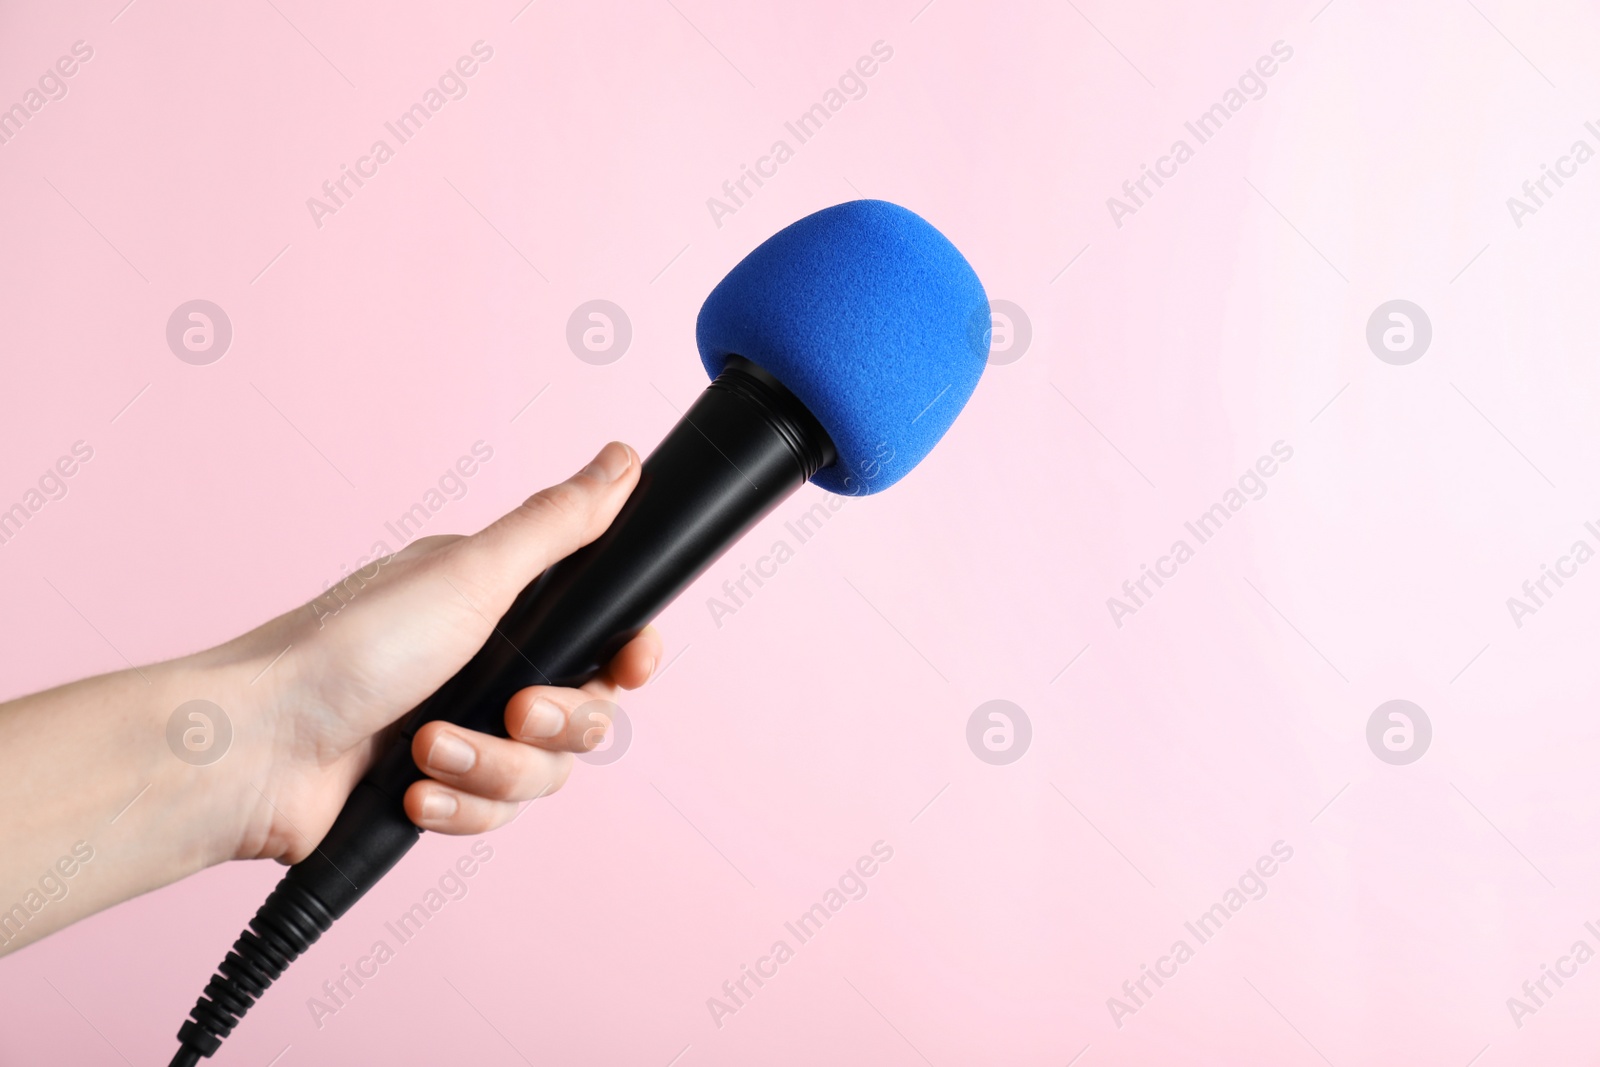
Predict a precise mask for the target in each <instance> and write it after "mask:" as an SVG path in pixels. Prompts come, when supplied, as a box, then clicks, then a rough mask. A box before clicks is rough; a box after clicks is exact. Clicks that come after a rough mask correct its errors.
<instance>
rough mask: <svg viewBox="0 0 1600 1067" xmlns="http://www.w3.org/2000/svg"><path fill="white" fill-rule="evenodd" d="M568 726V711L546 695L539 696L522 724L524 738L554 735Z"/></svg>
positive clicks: (531, 738) (528, 739)
mask: <svg viewBox="0 0 1600 1067" xmlns="http://www.w3.org/2000/svg"><path fill="white" fill-rule="evenodd" d="M566 728H567V716H566V713H565V712H563V711H562V710H561V709H560V708H558V707H557V706H556V705H554V704H552V703H551V702H550V701H548V700H546V699H545V698H544V697H537V698H535V700H534V702H533V707H531V708H529V709H528V718H527V719H526V720H525V721H524V722H523V724H522V739H523V740H524V741H531V740H533V739H534V738H546V737H554V736H556V735H557V734H559V733H560V732H561V731H562V730H565V729H566Z"/></svg>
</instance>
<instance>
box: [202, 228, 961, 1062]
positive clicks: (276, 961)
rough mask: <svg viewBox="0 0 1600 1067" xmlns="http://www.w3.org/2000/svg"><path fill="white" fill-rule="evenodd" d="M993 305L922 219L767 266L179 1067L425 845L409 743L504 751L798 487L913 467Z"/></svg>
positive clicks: (880, 479) (280, 895) (433, 707)
mask: <svg viewBox="0 0 1600 1067" xmlns="http://www.w3.org/2000/svg"><path fill="white" fill-rule="evenodd" d="M989 322H990V318H989V303H988V299H987V297H986V296H985V294H984V291H983V285H982V284H981V283H980V282H979V281H978V277H977V275H976V274H975V273H974V272H973V270H972V267H971V266H970V265H969V264H968V263H967V261H966V260H965V259H964V258H963V257H962V255H961V253H960V252H959V251H957V250H956V247H955V246H954V245H953V244H951V243H950V241H949V240H948V239H946V238H945V237H944V235H943V234H941V233H939V231H938V230H936V229H934V228H933V226H932V225H930V224H929V223H928V222H926V221H924V220H923V219H922V218H921V217H920V216H918V215H916V214H914V213H913V212H911V211H908V210H906V209H905V208H902V207H898V206H896V205H894V204H890V203H886V202H884V201H881V200H856V201H851V202H849V203H844V204H838V205H835V206H833V207H830V208H825V209H823V210H822V211H818V212H816V213H814V214H812V215H808V216H806V217H805V218H803V219H801V220H800V221H798V222H796V223H793V224H791V225H790V226H787V227H785V228H784V229H782V230H780V231H779V232H778V233H776V234H774V235H773V236H772V237H770V238H768V239H767V240H766V241H765V242H763V243H762V244H761V245H759V246H758V247H757V248H756V249H755V250H753V251H752V252H751V253H750V254H749V255H747V256H746V257H745V258H744V259H743V260H741V261H740V262H739V263H738V264H737V265H736V266H735V267H734V268H733V270H731V271H730V272H729V273H728V275H727V277H725V278H723V279H722V281H721V282H719V283H718V284H717V286H716V288H714V289H713V290H712V291H711V295H710V296H708V297H707V298H706V301H705V304H704V305H703V306H702V307H701V309H700V315H699V318H698V320H697V322H696V325H695V339H696V342H697V344H698V347H699V350H700V359H701V362H702V363H703V364H704V365H705V368H706V371H707V373H708V374H709V375H710V376H711V379H712V380H711V384H710V385H709V386H708V387H707V388H706V390H705V392H704V393H702V394H701V395H700V397H699V399H697V400H696V401H695V402H694V404H693V405H692V406H691V407H690V408H689V410H688V411H687V412H686V413H685V414H684V416H683V417H682V419H680V420H679V422H678V423H677V425H676V426H674V427H673V428H672V430H671V431H670V432H669V433H668V434H667V436H666V437H665V438H664V439H663V440H662V442H661V443H660V444H659V445H658V446H657V447H656V449H655V450H654V451H653V452H651V453H650V455H649V457H648V458H647V459H646V460H645V461H644V464H643V468H642V470H641V472H640V475H639V482H638V485H637V486H635V488H634V490H633V493H632V494H631V495H630V496H629V497H628V500H627V502H626V503H624V504H623V506H622V510H621V511H620V512H619V513H618V514H617V517H616V519H615V520H614V521H613V522H612V524H611V526H610V527H609V528H608V529H607V530H606V531H605V533H603V534H601V535H600V537H599V538H597V539H596V540H595V541H593V542H591V543H590V544H588V545H586V546H584V547H583V548H580V549H579V550H578V551H576V552H574V553H573V554H572V555H570V556H568V557H567V558H566V559H563V560H561V561H560V562H559V563H556V564H555V565H554V566H552V567H550V568H549V569H548V570H546V571H545V572H544V574H542V575H540V576H539V577H538V578H537V579H535V580H534V581H533V582H532V583H531V584H530V585H529V586H528V587H527V588H525V589H524V590H523V591H522V592H521V593H520V594H519V595H518V596H517V598H516V600H515V601H513V603H512V605H511V607H510V608H509V609H508V610H507V611H506V613H505V615H504V616H502V617H501V619H500V620H499V625H498V626H497V628H496V629H497V633H496V635H495V636H494V637H491V638H490V639H489V641H488V642H487V643H486V644H485V645H484V646H483V648H481V649H480V650H479V651H478V652H477V654H476V655H475V656H474V657H473V658H472V659H471V660H470V661H469V662H468V663H467V665H466V666H464V667H462V668H461V670H460V671H458V672H457V673H456V674H455V675H454V677H452V678H451V679H450V680H449V681H447V682H446V683H445V684H444V685H443V686H441V687H440V688H439V689H438V690H437V691H436V692H435V693H434V694H433V695H432V696H430V697H428V698H427V699H426V700H424V701H423V702H422V703H421V704H419V705H418V706H417V707H416V708H415V709H413V710H412V711H411V712H409V713H408V714H407V715H406V716H405V718H404V719H403V720H402V721H401V724H400V729H399V735H398V736H397V737H396V738H395V740H394V742H393V743H392V744H391V746H390V747H389V748H388V750H387V751H386V752H385V753H384V754H383V755H381V756H380V757H378V759H377V761H376V762H375V763H374V764H373V766H372V768H371V770H369V771H368V773H367V775H366V777H365V778H363V779H362V780H361V781H360V782H359V783H358V784H357V785H356V787H355V789H354V790H353V791H352V792H351V794H350V796H349V798H348V799H347V800H346V801H345V805H344V808H343V809H342V810H341V811H340V813H339V815H338V817H337V818H336V819H335V821H334V823H333V826H332V827H331V828H330V829H329V830H328V833H327V836H326V837H324V838H323V840H322V842H321V844H320V845H319V847H318V848H317V849H316V850H315V851H314V852H313V853H312V854H311V855H310V856H308V857H307V858H306V859H304V860H302V861H301V862H299V863H297V864H295V865H294V866H293V867H291V868H290V869H289V871H288V873H287V874H286V875H284V877H283V879H282V880H281V881H280V882H279V883H278V885H277V888H275V889H274V890H273V891H272V893H271V895H270V896H268V897H267V900H266V903H264V904H262V905H261V908H260V910H258V911H257V912H256V915H255V918H253V919H251V920H250V923H249V927H248V928H247V929H246V930H245V931H244V932H243V933H242V934H240V936H239V939H238V940H237V941H235V942H234V943H233V949H232V951H230V952H229V953H228V955H227V957H226V958H225V959H224V960H223V962H222V963H221V965H219V966H218V968H217V973H215V974H213V975H212V977H211V980H210V982H209V983H207V985H206V988H205V992H204V994H202V995H201V997H200V998H199V1000H198V1001H197V1002H196V1003H195V1006H194V1008H193V1009H192V1010H191V1011H190V1013H189V1018H188V1019H187V1020H185V1021H184V1023H183V1026H182V1027H181V1028H180V1029H179V1031H178V1040H179V1042H180V1043H181V1047H180V1048H179V1050H178V1052H177V1054H176V1055H175V1056H174V1057H173V1058H172V1063H171V1067H194V1065H195V1064H198V1063H199V1062H200V1060H201V1058H202V1057H209V1056H211V1055H212V1054H213V1053H215V1052H216V1051H217V1049H218V1048H219V1047H221V1044H222V1041H223V1039H224V1038H226V1037H227V1036H228V1035H229V1034H230V1033H232V1031H233V1028H234V1027H235V1026H236V1025H237V1024H238V1022H239V1019H240V1017H241V1016H243V1015H244V1013H245V1012H246V1011H248V1010H249V1008H250V1006H251V1005H252V1004H254V1003H255V1002H256V1000H257V999H259V998H260V997H261V995H262V994H263V993H264V992H265V991H266V989H267V987H268V986H269V985H271V984H272V982H273V981H274V980H276V979H277V978H278V976H279V975H281V974H282V973H283V971H284V969H285V968H287V967H288V966H289V964H290V963H292V962H293V961H294V960H295V959H296V958H297V957H299V956H300V955H301V954H302V953H303V952H305V951H306V949H307V948H309V947H310V946H311V944H312V943H313V942H315V941H316V940H317V939H318V938H319V937H321V936H322V934H323V933H324V932H325V931H327V930H328V928H329V927H330V926H332V925H333V922H334V920H335V919H338V918H339V917H340V916H341V915H343V914H345V912H347V911H349V910H350V908H351V907H353V906H354V905H355V903H356V901H358V900H360V899H361V897H362V895H363V894H365V893H366V891H367V890H369V889H371V888H372V887H373V886H374V885H376V884H377V882H378V880H379V879H381V878H382V877H383V876H384V875H385V874H387V873H388V872H389V870H390V869H391V868H393V867H394V865H395V864H396V863H398V862H399V861H400V859H401V857H403V856H404V855H405V854H406V852H407V851H408V850H409V849H410V848H411V846H412V845H414V844H416V842H417V839H418V837H419V836H420V835H421V833H422V831H421V830H420V829H418V828H417V826H416V825H415V824H414V823H412V822H411V820H410V819H409V818H407V817H406V814H405V810H404V808H403V806H402V798H403V797H404V796H405V792H406V788H407V787H408V786H409V785H410V784H411V783H412V782H415V781H417V780H418V779H420V778H421V777H423V774H422V772H421V771H420V770H419V769H418V768H417V765H416V763H415V761H414V760H413V759H412V756H411V739H412V737H413V736H414V735H415V734H416V731H417V730H418V729H419V728H420V727H421V726H422V725H423V724H424V723H426V722H430V721H432V720H434V719H446V720H448V721H450V722H453V723H456V724H458V725H461V726H464V727H466V728H468V729H472V730H479V731H482V732H484V733H490V734H495V735H497V736H500V737H505V736H506V728H505V706H506V702H507V701H508V700H509V699H510V698H511V696H512V694H514V693H516V692H517V691H518V690H520V689H523V688H525V687H527V686H530V685H558V686H577V685H581V684H582V683H584V682H586V681H588V680H589V679H590V678H592V677H594V676H595V675H596V674H597V673H599V671H600V669H601V667H602V666H603V665H604V664H606V663H607V662H609V661H610V659H611V657H612V656H613V655H614V654H615V653H616V652H617V651H618V650H619V649H621V648H622V646H623V645H625V644H627V643H628V641H630V640H631V639H632V638H633V637H634V636H635V635H637V634H638V633H639V631H640V630H642V629H643V628H644V627H645V625H646V624H647V623H648V622H649V621H650V620H651V619H652V618H654V617H655V616H656V615H657V614H658V613H659V612H660V611H661V610H662V609H663V608H664V607H666V605H667V604H668V603H670V602H671V601H672V600H673V598H675V597H676V596H677V595H678V594H679V593H680V592H682V591H683V589H684V588H686V587H687V586H688V585H689V584H690V583H691V582H693V581H694V580H695V579H696V578H697V577H699V576H700V575H701V574H702V573H703V572H704V571H705V570H706V568H708V567H709V566H711V564H712V563H714V562H715V561H716V560H717V559H718V558H719V557H720V556H721V555H722V554H723V552H725V551H726V550H727V549H728V548H729V547H730V546H732V545H733V543H734V542H735V541H737V540H738V539H739V538H740V537H742V536H743V535H744V534H745V533H746V532H747V531H749V530H750V528H751V527H753V526H754V525H755V524H756V523H758V522H759V521H760V520H761V519H762V518H763V517H765V516H766V515H767V514H768V513H770V512H771V511H772V510H773V508H775V507H777V506H778V504H779V503H781V502H782V501H783V500H784V499H786V498H787V497H788V496H789V495H790V494H791V493H793V492H794V491H795V490H797V489H799V488H800V486H801V485H803V484H805V483H806V482H807V481H811V482H815V483H816V484H817V485H819V486H821V487H822V488H823V489H827V490H829V491H831V492H834V493H839V494H844V495H850V496H866V495H869V494H872V493H876V492H879V491H881V490H883V489H886V488H888V487H889V486H890V485H893V484H894V483H895V482H897V481H899V480H900V479H901V478H903V477H904V476H905V475H906V474H907V473H908V472H909V471H910V470H911V468H912V467H914V466H916V464H917V463H918V462H919V461H921V459H922V458H923V457H924V456H926V455H927V454H928V452H929V450H931V449H932V448H933V446H934V445H935V444H937V443H938V441H939V439H940V438H941V437H943V436H944V433H945V431H946V430H947V429H949V427H950V425H951V423H952V422H953V421H954V420H955V417H956V415H957V414H958V413H959V412H960V411H961V409H962V407H963V406H964V405H965V404H966V402H967V399H968V397H970V396H971V395H972V392H973V390H974V389H975V388H976V387H977V384H978V378H979V376H980V375H981V374H982V373H983V368H984V365H985V363H986V360H987V356H988V349H989Z"/></svg>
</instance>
